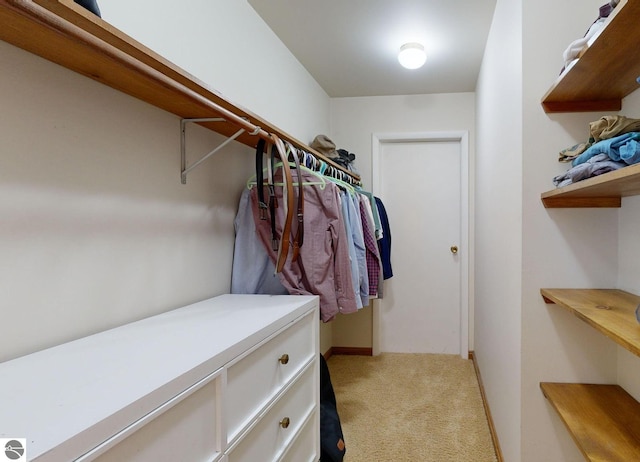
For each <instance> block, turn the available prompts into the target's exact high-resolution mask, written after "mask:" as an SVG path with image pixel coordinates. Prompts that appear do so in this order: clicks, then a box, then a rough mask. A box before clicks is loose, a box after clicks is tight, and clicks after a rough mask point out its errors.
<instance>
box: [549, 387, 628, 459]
mask: <svg viewBox="0 0 640 462" xmlns="http://www.w3.org/2000/svg"><path fill="white" fill-rule="evenodd" d="M540 388H541V389H542V393H543V394H544V396H545V397H546V398H547V399H548V400H549V402H550V403H551V405H552V406H553V408H554V409H555V410H556V412H557V413H558V414H559V415H560V418H561V419H562V421H563V422H564V424H565V426H566V427H567V429H568V430H569V433H570V434H571V437H572V438H573V440H574V441H575V443H576V444H577V446H578V448H580V451H581V452H582V454H583V455H584V457H585V458H586V460H589V461H594V462H595V461H598V462H601V461H607V462H618V461H619V462H628V461H631V460H640V404H639V403H638V402H637V401H636V400H635V399H633V398H632V397H631V396H630V395H629V394H628V393H627V392H626V391H624V390H623V389H622V388H621V387H620V386H618V385H591V384H580V383H545V382H542V383H541V384H540Z"/></svg>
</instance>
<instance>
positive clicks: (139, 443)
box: [0, 295, 320, 462]
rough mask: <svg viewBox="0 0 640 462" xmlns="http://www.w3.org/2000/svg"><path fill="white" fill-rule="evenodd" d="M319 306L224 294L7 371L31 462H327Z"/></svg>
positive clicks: (11, 412)
mask: <svg viewBox="0 0 640 462" xmlns="http://www.w3.org/2000/svg"><path fill="white" fill-rule="evenodd" d="M318 318H319V315H318V298H317V297H311V296H269V295H222V296H219V297H215V298H212V299H209V300H205V301H202V302H199V303H195V304H193V305H189V306H186V307H183V308H179V309H176V310H173V311H169V312H167V313H164V314H161V315H158V316H153V317H151V318H147V319H144V320H141V321H138V322H134V323H131V324H127V325H125V326H122V327H118V328H116V329H111V330H108V331H105V332H102V333H99V334H96V335H92V336H89V337H85V338H83V339H79V340H76V341H73V342H69V343H66V344H63V345H59V346H56V347H53V348H49V349H47V350H43V351H40V352H37V353H34V354H31V355H27V356H24V357H22V358H18V359H15V360H12V361H7V362H5V363H2V364H0V438H26V443H27V447H26V450H27V455H28V460H29V461H31V460H33V461H37V462H47V461H55V462H58V461H60V462H62V461H65V462H66V461H73V460H77V461H90V460H95V461H99V462H116V461H117V462H129V461H131V462H143V461H144V462H161V461H167V462H175V461H180V462H191V461H193V462H196V461H197V462H218V461H219V462H254V461H255V462H268V461H287V462H307V461H308V462H311V461H317V460H318V459H319V458H320V420H319V419H320V416H319V405H320V404H319V369H318V361H319V343H318Z"/></svg>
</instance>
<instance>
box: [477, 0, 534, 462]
mask: <svg viewBox="0 0 640 462" xmlns="http://www.w3.org/2000/svg"><path fill="white" fill-rule="evenodd" d="M521 18H522V11H521V5H520V2H512V1H506V0H498V1H497V4H496V10H495V14H494V18H493V23H492V27H491V31H490V34H489V39H488V43H487V47H486V50H485V55H484V58H483V62H482V68H481V72H480V76H479V79H478V86H477V89H476V95H477V103H476V104H477V108H476V114H477V116H476V124H477V125H476V130H477V140H478V141H477V145H476V190H475V197H476V242H475V244H476V263H475V275H476V276H475V277H476V284H475V288H476V290H475V357H476V361H477V363H478V366H479V368H480V371H481V374H482V380H483V384H484V388H485V392H486V397H487V400H488V403H489V406H490V408H491V414H492V418H493V421H494V425H495V428H496V431H497V433H498V437H499V440H500V444H501V449H502V453H503V455H504V457H505V460H506V461H508V462H512V461H518V460H520V441H521V435H520V417H521V412H520V399H521V391H520V369H521V358H520V351H521V347H520V344H521V339H522V336H521V313H520V308H521V300H520V298H521V286H522V281H521V265H522V237H521V236H522V206H521V197H522V104H521V100H522V85H521V81H522V50H521V34H522V31H521ZM538 460H545V459H538Z"/></svg>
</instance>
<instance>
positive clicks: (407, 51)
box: [398, 42, 427, 69]
mask: <svg viewBox="0 0 640 462" xmlns="http://www.w3.org/2000/svg"><path fill="white" fill-rule="evenodd" d="M426 60H427V54H426V53H425V52H424V46H423V45H422V44H421V43H417V42H410V43H405V44H404V45H402V46H401V47H400V53H399V54H398V61H399V62H400V64H401V65H402V66H403V67H406V68H407V69H418V68H419V67H422V65H423V64H424V63H425V61H426Z"/></svg>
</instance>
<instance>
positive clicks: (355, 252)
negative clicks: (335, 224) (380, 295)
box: [340, 190, 369, 309]
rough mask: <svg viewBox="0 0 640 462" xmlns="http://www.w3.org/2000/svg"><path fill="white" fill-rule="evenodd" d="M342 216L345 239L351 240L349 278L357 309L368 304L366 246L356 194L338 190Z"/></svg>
mask: <svg viewBox="0 0 640 462" xmlns="http://www.w3.org/2000/svg"><path fill="white" fill-rule="evenodd" d="M340 199H341V201H342V211H343V218H344V221H345V228H346V231H347V240H348V241H350V242H351V245H352V247H351V248H350V249H349V257H350V260H351V273H352V274H351V279H352V281H353V288H354V291H355V293H356V302H357V305H358V309H360V308H363V307H365V306H367V305H369V278H368V275H367V260H366V247H365V245H364V235H363V232H362V220H361V218H360V208H359V207H360V204H359V202H358V195H357V194H355V193H354V194H351V193H349V192H348V191H342V190H341V191H340Z"/></svg>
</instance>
